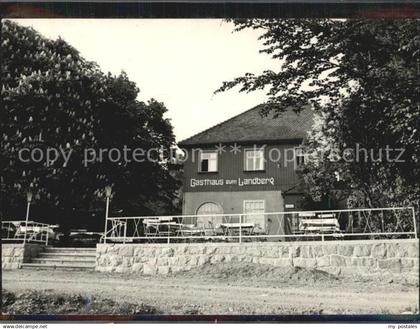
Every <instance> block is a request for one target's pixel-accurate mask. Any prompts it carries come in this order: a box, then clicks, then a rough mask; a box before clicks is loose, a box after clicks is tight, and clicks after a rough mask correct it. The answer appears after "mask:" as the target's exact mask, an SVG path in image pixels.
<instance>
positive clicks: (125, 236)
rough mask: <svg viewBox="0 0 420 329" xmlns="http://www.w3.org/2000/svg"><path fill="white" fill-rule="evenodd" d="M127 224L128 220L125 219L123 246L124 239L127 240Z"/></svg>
mask: <svg viewBox="0 0 420 329" xmlns="http://www.w3.org/2000/svg"><path fill="white" fill-rule="evenodd" d="M127 222H128V220H127V219H126V220H125V223H124V240H123V241H124V242H123V243H124V244H125V239H126V238H127Z"/></svg>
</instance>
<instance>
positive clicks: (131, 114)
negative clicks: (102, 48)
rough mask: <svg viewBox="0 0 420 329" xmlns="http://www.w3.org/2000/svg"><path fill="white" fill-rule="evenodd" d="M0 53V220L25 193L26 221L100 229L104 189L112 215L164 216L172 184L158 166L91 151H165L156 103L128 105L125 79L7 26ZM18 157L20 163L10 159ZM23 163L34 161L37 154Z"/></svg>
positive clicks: (163, 164)
mask: <svg viewBox="0 0 420 329" xmlns="http://www.w3.org/2000/svg"><path fill="white" fill-rule="evenodd" d="M1 47H2V49H1V50H2V64H1V65H2V83H1V84H2V92H1V95H2V107H1V113H0V128H1V129H0V131H1V133H2V138H1V151H0V152H1V153H0V161H1V168H2V169H1V184H2V186H1V193H2V198H1V203H2V204H1V211H2V218H4V219H5V218H22V217H23V216H24V202H25V192H26V191H29V190H30V191H32V192H33V193H34V195H35V197H36V202H35V203H36V207H34V211H35V212H34V213H33V214H34V217H33V218H34V219H39V220H46V221H49V222H59V223H61V224H63V225H65V226H76V227H77V226H79V225H81V222H83V223H84V224H86V220H87V219H89V218H91V219H92V220H91V223H92V224H93V225H92V227H96V228H98V227H100V226H101V225H102V224H103V219H97V220H96V219H95V218H98V215H99V214H101V213H102V211H103V198H104V193H103V188H104V186H105V185H108V184H111V185H113V188H114V192H115V193H114V199H113V206H114V208H116V207H117V208H121V209H123V211H125V212H126V213H127V212H129V213H130V214H132V213H136V214H147V213H151V212H155V211H157V209H155V208H153V204H154V203H158V204H159V205H161V209H160V211H173V205H172V197H173V196H174V195H176V193H177V187H178V183H177V181H176V180H174V179H173V177H172V176H171V175H170V168H169V164H168V162H167V161H165V159H164V158H162V157H159V156H158V155H154V160H156V161H144V162H133V161H131V162H130V161H118V162H115V161H110V160H109V156H106V153H103V155H104V156H103V157H102V159H99V157H98V156H99V151H100V150H101V149H111V148H116V149H119V150H120V152H122V151H123V148H124V147H126V148H130V149H134V148H142V149H145V150H147V149H149V148H151V147H154V148H159V147H163V148H165V149H168V148H170V147H171V146H172V145H173V144H174V136H173V133H172V126H171V124H170V122H169V121H168V120H167V119H164V117H163V116H164V114H165V112H166V111H167V110H166V108H165V106H164V105H163V104H162V103H159V102H157V101H155V100H151V101H149V102H148V103H144V102H140V101H138V100H137V96H138V93H139V90H138V88H137V87H136V85H135V84H134V83H133V82H131V81H130V80H129V79H128V77H127V75H126V74H125V73H122V74H121V75H120V76H113V75H110V74H108V75H106V74H104V73H103V72H101V70H100V69H99V67H98V66H97V65H96V64H95V63H93V62H89V61H86V60H85V59H84V58H83V57H81V56H80V54H79V53H78V51H77V50H76V49H74V48H73V47H71V46H70V45H68V44H67V43H66V42H65V41H63V40H62V39H58V40H49V39H47V38H44V37H42V36H41V35H40V34H39V33H37V32H36V31H35V30H33V29H31V28H26V27H22V26H19V25H18V24H16V23H14V22H10V21H4V22H3V23H2V44H1ZM23 149H27V151H25V152H24V153H21V155H22V154H23V155H25V161H22V159H20V158H19V152H22V150H23ZM35 149H40V150H42V154H43V155H44V158H43V159H42V161H39V162H38V161H34V159H32V160H30V161H28V162H26V158H27V157H28V156H29V154H30V153H31V152H33V150H35ZM53 149H54V150H58V151H59V152H61V154H60V155H59V156H58V157H57V160H56V161H54V162H49V163H47V162H46V159H45V155H46V154H47V150H53ZM86 150H95V151H92V152H95V153H96V161H89V162H86V161H84V160H85V155H86V154H87V153H86ZM63 154H64V155H66V156H68V159H69V160H68V161H67V162H66V161H65V157H64V156H63ZM33 155H35V156H36V159H37V160H38V159H39V157H40V156H41V151H34V153H33ZM50 155H51V156H52V157H53V158H54V157H55V153H53V151H50ZM89 155H90V157H89V159H91V158H93V154H89ZM114 158H115V156H114ZM92 215H94V217H91V216H92ZM95 215H96V216H95ZM101 218H102V217H101Z"/></svg>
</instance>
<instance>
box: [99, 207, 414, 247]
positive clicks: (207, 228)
mask: <svg viewBox="0 0 420 329" xmlns="http://www.w3.org/2000/svg"><path fill="white" fill-rule="evenodd" d="M105 227H106V228H107V229H106V231H105V233H104V236H103V239H102V240H101V241H102V242H103V243H130V242H140V243H141V242H143V243H152V242H160V243H163V242H164V243H172V242H188V241H194V242H199V241H202V242H204V241H212V242H217V241H224V242H249V241H284V240H289V241H290V240H322V241H323V240H332V239H347V240H348V239H367V238H369V239H377V238H417V231H416V225H415V213H414V208H412V207H394V208H365V209H344V210H321V211H290V212H271V213H248V214H214V215H213V214H209V215H182V216H181V215H174V216H140V217H108V218H106V225H105Z"/></svg>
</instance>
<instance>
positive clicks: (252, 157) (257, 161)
mask: <svg viewBox="0 0 420 329" xmlns="http://www.w3.org/2000/svg"><path fill="white" fill-rule="evenodd" d="M258 170H264V150H245V171H258Z"/></svg>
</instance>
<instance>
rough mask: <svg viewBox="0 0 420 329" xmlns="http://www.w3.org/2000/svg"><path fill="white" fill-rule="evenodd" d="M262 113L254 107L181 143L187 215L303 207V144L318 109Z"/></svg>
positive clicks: (271, 210)
mask: <svg viewBox="0 0 420 329" xmlns="http://www.w3.org/2000/svg"><path fill="white" fill-rule="evenodd" d="M260 112H261V108H260V107H256V108H253V109H251V110H249V111H246V112H244V113H242V114H240V115H238V116H236V117H234V118H232V119H229V120H227V121H225V122H223V123H221V124H219V125H217V126H215V127H212V128H210V129H208V130H206V131H204V132H202V133H199V134H197V135H195V136H193V137H191V138H188V139H186V140H184V141H182V142H180V143H179V146H180V147H181V148H183V149H184V151H185V153H186V159H185V162H184V176H185V178H184V193H183V195H184V200H183V214H185V215H195V214H211V213H224V214H239V213H252V212H254V213H259V212H281V211H285V210H294V209H295V210H296V209H298V207H299V199H300V197H301V182H300V179H299V170H300V169H301V167H302V165H303V156H302V154H301V149H300V146H301V144H302V142H303V140H304V138H305V137H306V134H307V131H308V130H309V129H310V126H311V125H312V112H311V110H310V109H309V108H305V109H303V110H302V111H301V112H300V113H299V114H297V113H295V112H294V111H292V110H288V111H286V112H285V113H284V114H281V115H280V116H279V117H274V116H273V115H271V116H261V113H260ZM256 220H257V219H256ZM261 227H262V228H264V227H265V224H264V223H261Z"/></svg>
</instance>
